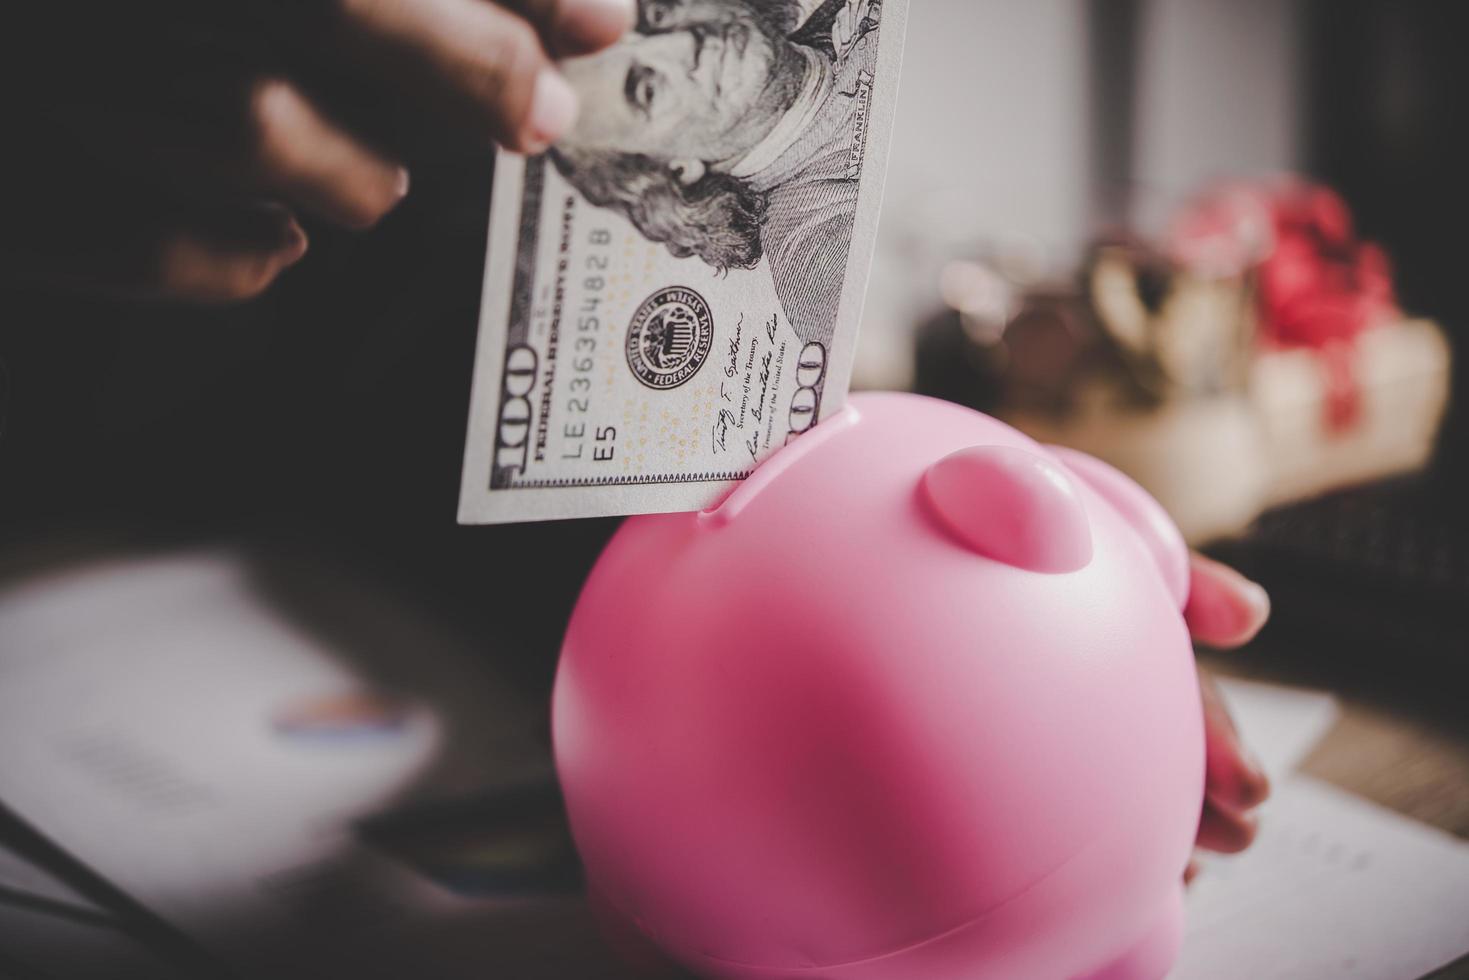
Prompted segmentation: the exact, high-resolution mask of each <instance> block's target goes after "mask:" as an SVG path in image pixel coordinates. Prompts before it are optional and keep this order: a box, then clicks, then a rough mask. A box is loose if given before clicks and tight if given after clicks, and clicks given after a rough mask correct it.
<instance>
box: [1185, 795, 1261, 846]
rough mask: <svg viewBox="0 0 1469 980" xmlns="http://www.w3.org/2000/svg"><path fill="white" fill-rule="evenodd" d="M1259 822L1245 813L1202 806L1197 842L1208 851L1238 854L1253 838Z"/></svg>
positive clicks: (1252, 841)
mask: <svg viewBox="0 0 1469 980" xmlns="http://www.w3.org/2000/svg"><path fill="white" fill-rule="evenodd" d="M1258 830H1259V822H1258V821H1257V820H1256V819H1255V817H1254V816H1252V815H1250V814H1245V813H1229V812H1227V811H1225V810H1218V809H1215V808H1214V807H1211V806H1205V807H1204V816H1203V818H1202V819H1201V820H1200V821H1199V837H1198V844H1199V846H1200V847H1202V848H1204V849H1205V850H1209V851H1218V852H1219V853H1221V854H1238V853H1239V852H1240V851H1243V850H1244V849H1245V848H1247V847H1249V846H1250V845H1251V844H1252V843H1254V840H1255V834H1256V833H1257V831H1258Z"/></svg>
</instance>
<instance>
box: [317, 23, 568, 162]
mask: <svg viewBox="0 0 1469 980" xmlns="http://www.w3.org/2000/svg"><path fill="white" fill-rule="evenodd" d="M338 6H339V10H340V15H341V16H340V18H339V20H338V22H337V26H336V32H337V36H336V37H335V38H334V39H333V40H334V41H335V42H336V43H337V44H339V45H340V47H341V48H342V49H343V50H345V51H347V52H348V57H349V58H350V59H351V60H352V61H354V62H357V63H359V64H362V65H365V66H367V67H368V68H369V69H370V70H371V71H373V72H374V73H375V74H378V75H381V76H383V77H390V78H393V79H395V80H397V81H399V82H400V83H401V85H402V87H403V88H404V89H405V90H406V91H408V92H409V93H410V94H412V95H413V96H414V97H416V99H417V100H418V102H419V104H420V105H423V106H425V107H428V108H430V109H431V110H432V111H437V112H440V113H442V114H443V115H445V116H446V117H447V118H448V119H449V120H450V124H451V125H455V126H458V127H461V128H463V129H466V130H468V131H469V132H472V133H475V134H478V135H481V136H482V137H484V138H487V139H489V140H491V141H494V142H497V143H499V144H501V145H502V146H504V147H506V148H507V149H510V150H514V151H517V152H521V153H539V152H541V151H543V150H545V149H546V148H547V147H549V146H550V145H551V144H552V143H553V142H555V141H556V140H557V139H558V138H560V136H561V135H562V134H563V133H565V132H566V130H567V129H569V128H570V127H571V124H572V122H573V121H574V120H575V118H576V111H577V98H576V93H575V92H574V91H573V90H572V88H571V86H570V85H569V84H568V83H567V82H566V79H564V78H562V77H561V73H560V72H559V71H557V69H556V67H555V66H554V65H553V64H552V63H551V59H550V56H549V55H548V54H547V53H546V49H545V47H544V45H543V44H542V41H541V38H540V35H539V34H538V33H537V32H536V29H535V28H534V27H532V26H531V24H530V22H529V21H527V20H525V19H524V18H522V17H520V16H519V15H517V14H514V13H511V12H510V11H508V10H505V9H504V8H502V7H499V6H496V5H495V4H492V3H488V2H485V0H417V2H413V0H339V5H338Z"/></svg>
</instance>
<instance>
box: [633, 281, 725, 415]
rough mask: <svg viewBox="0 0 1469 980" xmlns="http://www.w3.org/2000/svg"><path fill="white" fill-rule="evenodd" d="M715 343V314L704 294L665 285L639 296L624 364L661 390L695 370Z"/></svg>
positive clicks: (643, 380)
mask: <svg viewBox="0 0 1469 980" xmlns="http://www.w3.org/2000/svg"><path fill="white" fill-rule="evenodd" d="M713 346H714V315H713V314H712V313H711V312H710V311H709V304H708V303H706V302H704V297H702V296H700V295H699V294H698V293H696V292H694V291H693V290H692V289H689V288H687V287H685V286H669V287H668V288H667V289H660V290H658V292H656V293H654V294H653V295H652V296H649V297H648V298H647V299H645V300H643V305H642V306H639V307H638V311H637V312H636V313H634V314H633V318H632V323H630V324H628V327H627V366H628V367H630V368H632V373H633V375H634V376H635V377H636V378H637V379H638V380H639V381H641V382H642V383H643V384H645V385H647V386H648V387H649V388H656V389H658V390H660V391H666V390H667V389H669V388H677V387H678V386H679V385H681V384H683V383H684V382H685V381H687V380H689V379H690V378H692V377H693V376H694V375H696V374H698V373H699V368H701V367H703V366H704V360H705V358H707V357H708V356H709V351H710V349H711V348H712V347H713Z"/></svg>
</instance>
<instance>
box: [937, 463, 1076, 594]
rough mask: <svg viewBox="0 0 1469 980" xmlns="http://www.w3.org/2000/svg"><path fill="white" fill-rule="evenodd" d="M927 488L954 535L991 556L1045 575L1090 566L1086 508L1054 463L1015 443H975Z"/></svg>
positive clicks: (943, 466) (945, 465) (939, 466)
mask: <svg viewBox="0 0 1469 980" xmlns="http://www.w3.org/2000/svg"><path fill="white" fill-rule="evenodd" d="M923 490H924V494H925V496H926V497H927V500H928V503H929V505H930V506H931V507H932V509H933V512H934V514H935V516H936V517H937V518H938V519H939V521H940V522H941V523H942V524H943V525H944V527H945V528H946V529H947V530H948V531H949V532H950V534H952V535H953V536H954V537H955V538H956V539H957V540H958V541H959V542H960V543H961V544H963V545H965V546H966V547H968V548H970V549H972V550H973V551H975V552H976V553H978V554H980V555H983V556H984V557H986V558H991V559H994V560H995V561H999V562H1003V563H1005V564H1006V565H1011V566H1013V567H1015V568H1021V569H1025V570H1027V571H1031V572H1045V573H1061V572H1074V571H1078V570H1079V569H1082V568H1085V567H1086V566H1087V565H1089V564H1091V560H1092V532H1091V526H1090V524H1089V523H1088V521H1087V513H1086V507H1085V506H1084V505H1083V503H1082V500H1081V494H1080V492H1079V491H1078V489H1077V486H1076V483H1075V481H1074V480H1073V479H1072V477H1071V475H1070V474H1069V473H1067V472H1066V471H1065V469H1064V468H1063V467H1062V466H1061V465H1060V464H1059V463H1056V462H1054V461H1053V460H1050V459H1047V458H1045V457H1043V456H1041V455H1038V454H1036V453H1033V452H1027V451H1026V450H1024V449H1016V448H1014V447H1011V446H973V447H970V448H968V449H961V450H959V451H958V452H956V453H952V454H950V455H948V456H946V457H944V458H943V459H941V460H939V461H938V462H937V463H935V464H934V465H933V466H932V467H930V468H929V469H928V470H927V472H925V473H924V475H923Z"/></svg>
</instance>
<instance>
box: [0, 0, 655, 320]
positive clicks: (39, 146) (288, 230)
mask: <svg viewBox="0 0 1469 980" xmlns="http://www.w3.org/2000/svg"><path fill="white" fill-rule="evenodd" d="M633 20H634V10H633V0H432V2H422V0H271V2H251V0H235V2H228V3H210V4H197V3H187V2H182V0H144V2H141V3H128V4H89V5H87V6H86V7H85V8H84V10H83V11H79V10H77V9H76V8H74V7H72V5H67V4H50V3H39V4H37V3H32V4H25V5H23V7H22V9H21V10H19V11H16V12H12V14H11V15H10V16H9V23H8V25H7V28H6V31H5V38H4V42H0V47H3V48H5V49H7V50H3V51H0V62H3V63H4V64H5V66H6V68H7V69H8V70H10V71H11V72H13V73H14V78H11V79H8V80H7V81H8V84H6V85H5V86H3V91H4V93H5V94H4V95H3V96H0V98H3V99H4V100H5V101H6V103H7V104H6V107H5V108H6V112H5V117H6V120H7V123H8V130H9V134H10V140H9V141H8V143H9V149H8V150H7V155H6V162H5V163H4V164H3V176H4V177H5V186H6V187H8V188H10V189H11V194H10V202H9V206H8V207H7V211H6V221H5V222H4V227H3V229H0V258H3V260H4V268H5V270H6V271H5V273H4V275H5V276H6V277H7V278H20V279H23V280H40V281H43V282H50V283H59V284H65V285H69V286H79V285H80V286H85V287H91V288H97V287H101V288H104V289H106V290H108V291H113V292H124V293H130V294H143V295H153V296H161V297H164V298H172V299H184V300H202V301H229V300H239V299H245V298H248V297H250V296H253V295H255V294H257V293H259V292H261V291H262V290H264V289H265V288H266V287H268V286H269V285H270V284H271V283H272V282H273V281H274V280H275V278H276V277H277V276H278V275H279V274H280V273H281V272H282V271H283V270H284V269H286V268H287V267H289V266H290V265H292V264H294V263H295V262H296V261H297V260H299V259H300V258H301V257H302V255H303V254H304V253H305V251H306V248H307V237H306V233H305V232H304V231H303V228H302V223H301V222H302V219H306V218H314V219H317V220H321V221H325V222H328V223H331V224H335V225H340V226H345V227H348V228H366V227H368V226H370V225H373V224H374V223H376V222H377V221H378V220H379V219H380V218H382V217H383V216H384V215H385V214H387V213H388V212H389V211H391V210H392V209H393V208H394V207H395V206H396V205H397V203H398V202H399V201H400V200H401V199H402V198H403V196H404V195H405V194H406V193H407V191H408V186H409V174H408V169H407V163H408V162H410V161H411V160H412V158H413V155H414V144H415V140H416V139H417V138H418V137H419V136H420V135H421V134H422V133H423V132H424V131H432V132H433V133H435V134H437V135H439V136H443V135H444V134H448V135H449V137H450V138H453V139H459V140H464V139H469V140H482V141H486V142H488V141H493V142H496V143H499V144H500V145H503V146H505V147H508V148H509V149H512V150H517V151H523V152H539V151H541V150H544V149H545V148H546V146H548V145H549V144H550V143H551V142H552V141H553V140H555V139H557V138H558V137H560V136H561V135H562V134H563V133H564V131H565V130H566V129H567V127H569V126H570V124H571V122H572V120H573V118H574V116H575V114H576V109H577V100H576V96H575V93H574V92H573V91H572V90H571V89H570V87H569V86H568V85H567V84H566V82H565V80H564V79H563V78H562V76H561V73H560V72H559V71H558V70H557V68H556V67H555V63H554V61H553V59H555V58H560V57H564V56H568V55H576V54H585V53H587V52H591V51H595V50H598V49H600V48H602V47H603V46H605V45H607V44H610V43H611V42H613V41H614V40H616V38H617V37H618V36H619V35H621V34H622V33H623V31H624V30H626V29H627V28H628V27H629V26H630V25H631V24H632V22H633Z"/></svg>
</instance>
